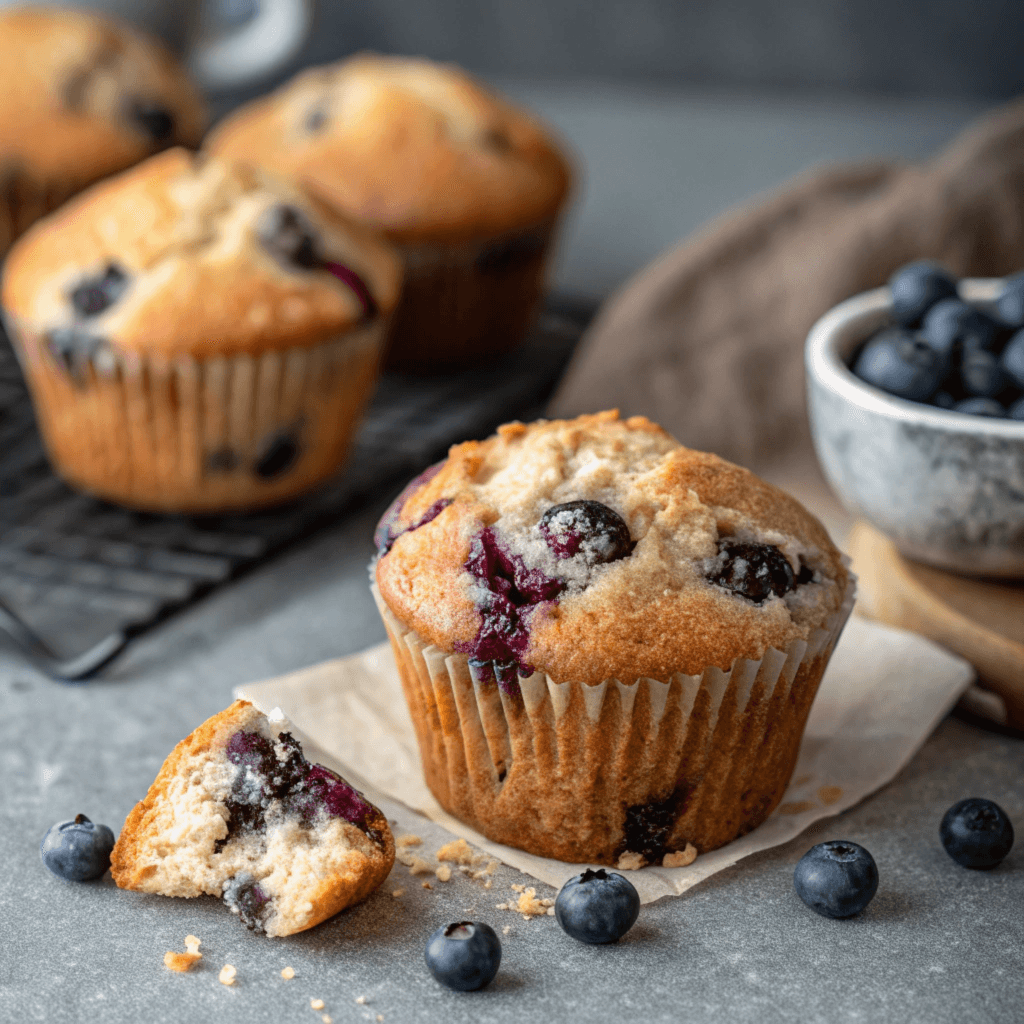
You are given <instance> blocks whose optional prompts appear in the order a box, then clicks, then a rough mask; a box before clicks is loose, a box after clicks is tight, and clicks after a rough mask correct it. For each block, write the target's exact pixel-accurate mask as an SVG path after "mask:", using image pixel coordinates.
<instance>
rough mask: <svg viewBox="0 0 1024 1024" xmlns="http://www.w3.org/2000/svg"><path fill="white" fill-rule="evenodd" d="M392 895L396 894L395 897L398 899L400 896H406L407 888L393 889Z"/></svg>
mask: <svg viewBox="0 0 1024 1024" xmlns="http://www.w3.org/2000/svg"><path fill="white" fill-rule="evenodd" d="M391 895H392V896H394V898H395V899H396V900H397V899H398V898H399V896H404V895H405V890H404V889H393V890H392V892H391Z"/></svg>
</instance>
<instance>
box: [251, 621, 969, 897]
mask: <svg viewBox="0 0 1024 1024" xmlns="http://www.w3.org/2000/svg"><path fill="white" fill-rule="evenodd" d="M973 677H974V670H973V669H972V668H971V666H970V665H969V664H968V663H967V662H966V661H963V660H962V659H961V658H958V657H955V656H954V655H951V654H948V653H947V652H945V651H943V650H942V649H940V648H939V647H937V646H936V645H935V644H932V643H931V642H930V641H928V640H924V639H923V638H921V637H918V636H914V635H913V634H911V633H906V632H903V631H902V630H896V629H891V628H889V627H887V626H880V625H878V624H876V623H872V622H868V621H867V620H865V619H860V618H857V617H856V616H854V617H853V618H852V619H851V620H850V622H849V624H848V625H847V627H846V630H845V632H844V633H843V636H842V638H841V640H840V641H839V645H838V647H837V648H836V651H835V654H834V655H833V656H832V661H831V662H830V664H829V667H828V670H827V672H826V673H825V678H824V680H823V681H822V684H821V688H820V690H819V691H818V696H817V698H816V700H815V702H814V706H813V708H812V709H811V716H810V719H809V721H808V724H807V731H806V733H805V734H804V740H803V743H802V745H801V747H800V757H799V760H798V762H797V766H796V771H795V772H794V773H793V781H792V782H791V783H790V786H789V789H787V790H786V794H785V796H784V798H783V801H782V803H781V804H780V805H779V807H778V808H776V810H775V812H774V813H773V814H772V815H771V817H770V818H769V819H768V820H767V821H766V822H765V823H764V824H763V825H761V826H760V827H759V828H757V829H755V830H754V831H753V832H751V833H750V834H749V835H746V836H743V837H742V838H741V839H737V840H735V841H734V842H732V843H729V844H728V845H726V846H723V847H722V848H721V849H718V850H714V851H712V852H711V853H707V854H704V855H702V856H700V857H698V858H697V859H696V861H694V863H693V864H691V865H689V866H688V867H685V868H663V867H660V866H649V867H645V868H642V869H641V870H639V871H633V872H631V873H630V874H629V878H630V880H631V881H632V882H633V884H634V885H635V886H636V888H637V891H638V892H639V893H640V898H641V900H642V901H643V902H644V903H650V902H653V901H654V900H657V899H660V898H661V897H663V896H672V895H678V894H680V893H684V892H686V890H687V889H689V888H691V887H692V886H694V885H696V884H697V883H698V882H700V881H702V880H703V879H705V878H707V877H708V876H710V875H713V874H714V873H715V872H716V871H721V870H723V869H724V868H727V867H729V866H730V865H732V864H735V863H736V861H738V860H740V859H741V858H743V857H747V856H749V855H750V854H752V853H756V852H757V851H759V850H766V849H768V848H770V847H772V846H778V845H780V844H781V843H785V842H788V841H789V840H790V839H792V838H793V837H794V836H796V835H798V834H799V833H800V832H802V831H803V830H804V829H805V828H807V826H808V825H810V824H811V823H812V822H814V821H817V820H818V819H819V818H824V817H827V816H829V815H832V814H837V813H838V812H839V811H842V810H845V809H846V808H848V807H852V806H853V805H854V804H856V803H858V802H859V801H860V800H862V799H864V797H866V796H867V795H868V794H869V793H872V792H874V791H875V790H876V789H879V788H880V787H881V786H884V785H885V784H886V783H887V782H888V781H889V780H890V779H892V778H893V777H894V776H895V775H896V774H897V773H898V772H899V770H900V769H901V768H902V767H903V766H904V765H905V764H906V763H907V762H908V761H909V760H910V759H911V757H913V755H914V753H915V752H916V751H917V750H918V748H919V747H920V746H921V744H922V743H924V741H925V740H926V739H927V737H928V736H929V734H930V733H931V731H932V730H933V729H934V728H935V726H936V725H937V724H938V722H939V720H940V719H941V718H942V717H943V716H944V715H945V714H946V712H947V711H948V710H949V709H950V708H951V707H952V706H953V704H954V703H956V700H957V698H958V697H959V696H960V694H961V693H963V691H964V690H965V689H966V688H967V687H968V686H969V685H970V683H971V680H972V679H973ZM235 695H236V696H238V697H241V698H244V699H245V700H250V701H252V702H253V703H254V704H255V705H256V706H257V707H258V708H260V709H261V710H262V711H265V712H269V711H271V710H272V709H273V708H275V707H280V708H281V709H282V711H283V712H284V713H285V714H286V715H287V716H288V718H289V719H290V720H291V721H292V722H293V723H294V724H295V726H297V728H298V730H300V731H301V732H303V733H305V734H306V736H307V737H308V738H309V739H310V740H312V741H313V743H314V744H315V745H316V746H317V747H320V748H321V749H322V750H323V751H324V752H326V753H327V754H329V755H330V756H331V759H332V760H334V761H336V762H337V767H338V770H339V771H340V772H341V773H342V774H343V775H345V776H346V777H347V778H349V780H350V781H351V782H352V783H353V784H354V785H356V786H360V787H361V788H365V789H366V791H367V796H368V797H369V798H370V799H373V798H374V796H375V795H376V794H382V795H385V796H388V797H391V798H393V799H396V800H399V801H401V802H402V803H404V804H405V805H406V806H408V807H410V808H412V809H413V810H415V811H418V812H420V813H421V814H424V815H426V816H427V817H428V818H431V819H432V820H433V821H435V822H437V823H438V824H440V825H442V826H444V827H445V828H446V829H448V830H449V831H451V832H452V833H454V834H455V835H458V836H462V837H463V838H464V839H466V841H467V842H469V843H472V844H473V845H474V846H476V847H478V848H480V849H482V850H484V851H486V852H487V853H490V854H491V855H492V856H494V857H497V858H498V859H499V860H501V861H503V862H504V863H506V864H509V865H511V866H512V867H515V868H518V869H519V870H520V871H523V872H526V873H527V874H529V875H532V876H533V877H534V878H537V879H539V880H540V881H542V882H546V883H548V884H549V885H553V886H555V887H556V888H557V887H560V886H561V885H562V884H563V883H564V882H565V881H566V880H567V879H568V878H570V877H571V876H572V875H574V874H578V873H579V872H580V871H582V870H583V867H584V865H578V864H565V863H562V862H561V861H555V860H549V859H547V858H544V857H534V856H532V855H530V854H528V853H523V852H522V851H521V850H515V849H512V848H511V847H508V846H501V845H500V844H498V843H493V842H491V841H490V840H489V839H485V838H484V837H483V836H481V835H479V834H478V833H477V832H475V831H474V830H473V829H471V828H469V827H467V826H466V825H463V824H462V823H461V822H459V821H458V820H456V819H455V818H453V817H451V815H449V814H447V813H446V812H445V811H443V810H442V809H441V807H440V806H439V805H438V804H437V801H436V800H434V798H433V796H432V795H431V793H430V791H429V790H428V789H427V786H426V783H425V782H424V781H423V774H422V771H421V769H420V760H419V752H418V750H417V747H416V737H415V734H414V732H413V727H412V722H411V721H410V719H409V714H408V711H407V710H406V705H405V699H404V697H403V695H402V687H401V683H400V681H399V678H398V673H397V671H396V669H395V664H394V660H393V658H392V655H391V649H390V647H389V645H388V644H381V645H379V646H377V647H372V648H370V649H369V650H366V651H363V652H362V653H361V654H355V655H352V656H350V657H347V658H339V659H337V660H336V661H328V662H324V663H323V664H321V665H314V666H313V667H311V668H308V669H303V670H301V671H299V672H293V673H290V674H289V675H285V676H279V677H278V678H276V679H269V680H267V681H265V682H261V683H249V684H246V685H244V686H239V687H236V689H235ZM300 739H301V737H300Z"/></svg>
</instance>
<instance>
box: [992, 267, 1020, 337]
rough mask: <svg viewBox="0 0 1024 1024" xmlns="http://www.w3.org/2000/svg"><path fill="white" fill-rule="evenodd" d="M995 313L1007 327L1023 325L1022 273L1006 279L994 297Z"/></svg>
mask: <svg viewBox="0 0 1024 1024" xmlns="http://www.w3.org/2000/svg"><path fill="white" fill-rule="evenodd" d="M996 315H997V316H998V317H999V319H1000V320H1001V321H1002V322H1003V323H1004V324H1006V326H1007V327H1013V328H1018V327H1024V274H1017V275H1015V276H1014V277H1011V278H1009V279H1008V280H1007V282H1006V284H1005V285H1003V290H1002V292H1000V294H999V298H998V299H996Z"/></svg>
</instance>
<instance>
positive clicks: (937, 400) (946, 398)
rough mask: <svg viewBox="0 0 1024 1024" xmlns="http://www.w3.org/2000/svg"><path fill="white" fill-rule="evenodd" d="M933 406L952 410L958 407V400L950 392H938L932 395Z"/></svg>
mask: <svg viewBox="0 0 1024 1024" xmlns="http://www.w3.org/2000/svg"><path fill="white" fill-rule="evenodd" d="M932 405H937V406H938V407H939V408H940V409H952V408H953V406H954V405H956V399H955V398H954V397H953V396H952V395H951V394H950V393H949V392H948V391H936V392H935V394H934V395H932Z"/></svg>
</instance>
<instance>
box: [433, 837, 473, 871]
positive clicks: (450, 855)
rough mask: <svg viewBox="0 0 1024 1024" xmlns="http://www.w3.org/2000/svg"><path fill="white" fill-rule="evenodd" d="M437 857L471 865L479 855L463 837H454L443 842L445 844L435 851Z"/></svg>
mask: <svg viewBox="0 0 1024 1024" xmlns="http://www.w3.org/2000/svg"><path fill="white" fill-rule="evenodd" d="M437 859H438V860H447V861H452V862H453V863H455V864H465V865H467V866H472V865H473V864H476V863H477V861H478V860H479V855H478V854H477V852H476V851H475V850H474V849H473V848H472V847H471V846H470V845H469V843H467V842H466V840H465V839H456V840H454V842H451V843H445V845H444V846H442V847H441V849H440V850H438V851H437Z"/></svg>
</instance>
